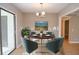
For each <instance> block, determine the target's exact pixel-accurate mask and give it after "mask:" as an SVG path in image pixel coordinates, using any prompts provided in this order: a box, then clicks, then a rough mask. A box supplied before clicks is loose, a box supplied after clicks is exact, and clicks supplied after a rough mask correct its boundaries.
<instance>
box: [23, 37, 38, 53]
mask: <svg viewBox="0 0 79 59" xmlns="http://www.w3.org/2000/svg"><path fill="white" fill-rule="evenodd" d="M23 43H24V47H25V50H26V51H27V52H28V53H29V54H30V53H32V52H33V51H34V50H36V49H37V48H38V44H37V43H36V42H34V41H30V40H28V39H26V38H24V39H23Z"/></svg>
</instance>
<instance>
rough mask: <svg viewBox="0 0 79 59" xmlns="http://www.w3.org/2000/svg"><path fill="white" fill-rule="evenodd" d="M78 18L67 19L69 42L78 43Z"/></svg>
mask: <svg viewBox="0 0 79 59" xmlns="http://www.w3.org/2000/svg"><path fill="white" fill-rule="evenodd" d="M78 25H79V16H72V17H71V18H70V19H69V38H70V39H69V41H70V42H72V43H73V42H76V43H77V42H78V43H79V26H78Z"/></svg>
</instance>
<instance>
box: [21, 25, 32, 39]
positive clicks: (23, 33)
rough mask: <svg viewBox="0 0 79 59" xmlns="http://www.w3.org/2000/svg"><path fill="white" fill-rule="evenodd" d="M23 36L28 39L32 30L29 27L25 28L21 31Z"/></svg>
mask: <svg viewBox="0 0 79 59" xmlns="http://www.w3.org/2000/svg"><path fill="white" fill-rule="evenodd" d="M21 35H22V37H23V38H26V37H28V36H29V35H30V29H29V28H28V27H25V28H23V29H22V30H21Z"/></svg>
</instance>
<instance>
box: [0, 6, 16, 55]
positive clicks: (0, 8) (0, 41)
mask: <svg viewBox="0 0 79 59" xmlns="http://www.w3.org/2000/svg"><path fill="white" fill-rule="evenodd" d="M1 10H4V11H6V12H8V13H10V14H13V16H14V37H15V40H14V49H13V50H12V51H11V52H10V53H9V54H11V53H12V52H13V51H14V50H15V49H16V16H15V14H14V13H12V12H10V11H8V10H6V9H4V8H2V7H0V28H1ZM1 33H2V32H1V29H0V43H1V44H0V45H1V55H3V52H2V36H1V35H2V34H1ZM9 54H8V55H9Z"/></svg>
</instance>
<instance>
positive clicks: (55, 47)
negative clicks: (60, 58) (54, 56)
mask: <svg viewBox="0 0 79 59" xmlns="http://www.w3.org/2000/svg"><path fill="white" fill-rule="evenodd" d="M63 39H64V38H63V37H61V38H55V39H54V40H53V41H50V42H48V43H47V44H46V47H47V48H48V49H49V50H50V51H52V52H54V53H57V52H58V51H59V50H60V48H61V47H62V46H63Z"/></svg>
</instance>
